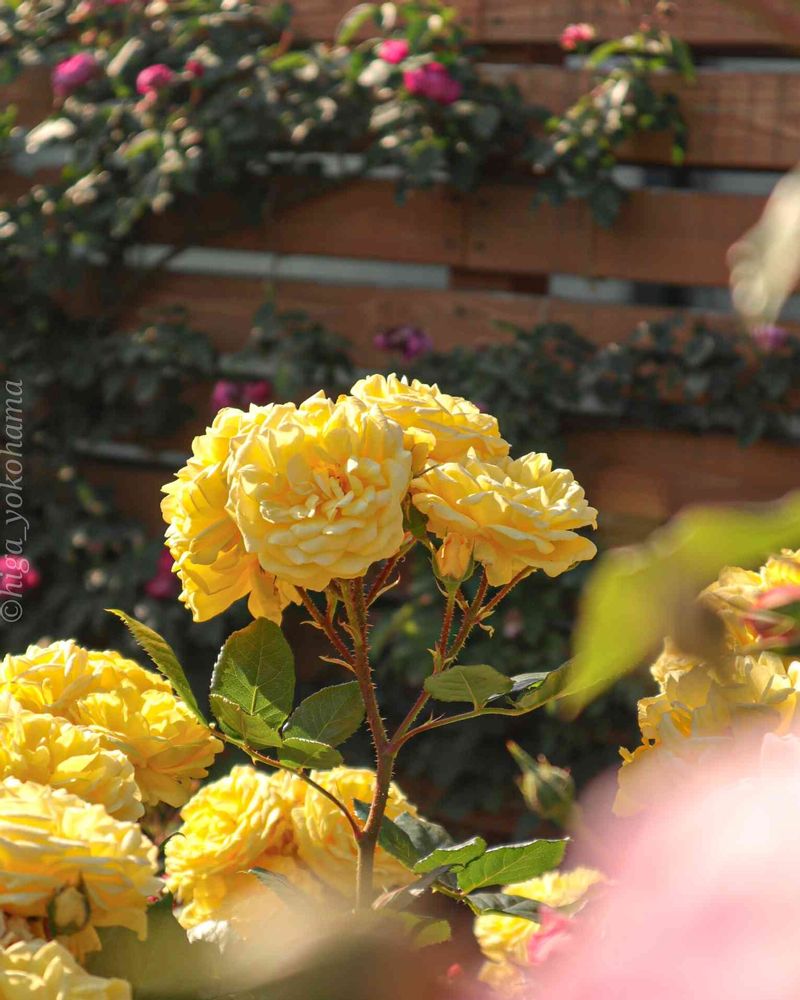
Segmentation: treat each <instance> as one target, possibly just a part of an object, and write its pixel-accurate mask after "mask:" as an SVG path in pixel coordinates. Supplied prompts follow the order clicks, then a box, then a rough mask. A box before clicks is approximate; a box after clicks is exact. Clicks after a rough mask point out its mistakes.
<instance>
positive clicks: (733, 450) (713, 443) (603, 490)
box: [567, 428, 800, 521]
mask: <svg viewBox="0 0 800 1000" xmlns="http://www.w3.org/2000/svg"><path fill="white" fill-rule="evenodd" d="M798 459H800V445H790V444H779V443H776V442H772V441H762V442H761V443H759V444H757V445H755V446H753V447H751V448H742V447H741V446H740V445H739V444H738V442H737V441H736V439H735V438H733V437H732V436H730V435H725V434H704V435H696V434H684V433H680V432H677V431H652V430H645V429H641V428H621V429H618V430H605V429H604V430H581V431H574V432H573V433H572V434H570V436H569V438H568V451H567V461H568V464H569V467H570V468H571V469H572V470H573V471H574V472H575V475H576V477H577V478H578V480H579V481H580V483H581V484H582V485H583V486H584V487H585V489H586V492H587V495H588V497H589V500H590V501H591V503H592V504H593V505H594V506H595V507H597V508H598V510H599V511H600V512H601V520H602V512H603V511H605V512H607V513H608V514H612V515H615V516H617V517H619V516H627V517H632V518H636V519H641V520H642V521H663V520H665V519H666V518H667V517H669V516H670V515H671V514H674V513H675V512H676V511H677V510H680V509H681V508H682V507H685V506H687V505H690V504H696V503H721V502H724V503H731V502H751V501H764V500H775V499H777V498H778V497H781V496H783V495H784V494H786V493H788V492H790V491H791V490H793V489H796V488H797V463H798ZM612 520H613V518H612Z"/></svg>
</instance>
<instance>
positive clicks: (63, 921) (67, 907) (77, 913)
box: [47, 885, 90, 935]
mask: <svg viewBox="0 0 800 1000" xmlns="http://www.w3.org/2000/svg"><path fill="white" fill-rule="evenodd" d="M89 915H90V913H89V900H88V899H87V898H86V895H85V894H84V892H83V891H82V890H81V889H79V888H78V887H77V886H74V885H68V886H65V887H64V888H63V889H61V890H59V892H57V893H56V894H55V896H53V898H52V899H51V900H50V904H49V905H48V907H47V919H48V922H49V924H50V928H51V930H52V932H53V934H54V935H62V934H65V935H70V934H77V933H78V932H79V931H81V930H83V928H84V927H85V926H86V925H87V924H88V923H89Z"/></svg>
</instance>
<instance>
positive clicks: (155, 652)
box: [108, 608, 208, 726]
mask: <svg viewBox="0 0 800 1000" xmlns="http://www.w3.org/2000/svg"><path fill="white" fill-rule="evenodd" d="M108 611H109V612H110V613H111V614H112V615H116V616H117V618H119V619H121V620H122V621H123V622H124V623H125V624H126V625H127V627H128V629H129V630H130V633H131V635H132V636H133V638H134V639H135V640H136V641H137V642H138V643H139V645H140V646H141V647H142V649H143V650H144V651H145V653H147V655H148V656H149V657H150V659H151V660H152V661H153V663H154V664H155V665H156V667H158V669H159V671H160V672H161V673H162V674H163V675H164V676H165V677H166V678H167V680H168V681H169V682H170V684H171V685H172V686H173V688H174V689H175V693H176V694H177V695H178V697H179V698H180V699H181V701H183V702H184V704H185V705H186V707H187V708H188V709H189V710H190V711H191V713H192V714H193V715H194V716H195V717H196V718H197V719H198V720H199V721H200V722H202V723H203V725H206V726H207V725H208V722H207V721H206V718H205V716H204V715H203V713H202V712H201V711H200V706H199V705H198V704H197V699H196V698H195V696H194V692H193V691H192V688H191V685H190V684H189V681H188V678H187V677H186V673H185V672H184V669H183V667H182V666H181V664H180V661H179V660H178V657H177V656H176V655H175V651H174V650H173V648H172V646H170V644H169V643H168V642H167V640H166V639H164V638H162V637H161V636H160V635H159V634H158V632H155V631H153V629H151V628H148V626H147V625H144V624H142V622H139V621H137V620H136V619H135V618H131V616H130V615H126V614H125V612H124V611H119V610H118V609H117V608H108Z"/></svg>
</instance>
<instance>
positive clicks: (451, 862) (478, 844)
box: [414, 837, 486, 875]
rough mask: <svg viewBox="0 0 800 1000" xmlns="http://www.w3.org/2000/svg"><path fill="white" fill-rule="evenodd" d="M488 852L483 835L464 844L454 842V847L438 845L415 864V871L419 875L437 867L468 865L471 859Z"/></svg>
mask: <svg viewBox="0 0 800 1000" xmlns="http://www.w3.org/2000/svg"><path fill="white" fill-rule="evenodd" d="M485 852H486V841H485V840H484V839H483V837H473V838H472V839H471V840H467V841H465V842H464V843H463V844H454V845H453V846H452V847H438V848H437V849H436V850H435V851H431V853H430V854H427V855H426V856H425V857H424V858H422V860H420V861H418V862H417V863H416V864H415V865H414V871H415V872H416V873H417V874H418V875H424V874H425V873H426V872H432V871H434V869H436V868H443V867H446V868H453V867H455V866H456V865H466V864H468V863H469V862H470V861H474V860H475V859H476V858H479V857H481V855H482V854H484V853H485Z"/></svg>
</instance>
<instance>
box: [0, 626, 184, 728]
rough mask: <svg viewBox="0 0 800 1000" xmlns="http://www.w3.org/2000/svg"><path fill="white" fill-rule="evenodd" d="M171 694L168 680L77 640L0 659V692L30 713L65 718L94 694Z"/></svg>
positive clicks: (108, 651) (52, 644) (32, 649)
mask: <svg viewBox="0 0 800 1000" xmlns="http://www.w3.org/2000/svg"><path fill="white" fill-rule="evenodd" d="M121 688H126V689H127V688H132V689H134V690H136V691H149V690H152V689H155V690H158V691H171V690H172V688H171V686H170V683H169V681H167V680H166V679H165V678H164V677H162V676H161V675H160V674H156V673H154V672H153V671H152V670H145V669H144V668H143V667H140V666H139V664H138V663H135V662H134V661H133V660H128V659H126V658H125V657H123V656H121V655H120V654H119V653H117V652H114V651H112V650H103V651H100V650H88V649H84V648H83V646H79V645H78V644H77V643H76V642H75V641H74V640H73V639H64V640H61V641H59V642H53V643H51V644H50V645H49V646H29V647H28V648H27V649H26V650H25V652H24V653H21V654H18V655H11V654H8V655H6V656H5V657H4V658H3V659H2V660H0V689H2V690H3V691H4V693H5V694H7V695H10V696H12V697H13V698H14V700H15V701H17V702H18V703H19V704H20V705H21V706H22V707H23V708H27V709H29V710H30V711H31V712H49V713H50V714H51V715H60V716H65V715H66V714H67V713H68V712H69V710H70V708H71V706H72V705H73V704H74V703H75V702H76V701H78V700H79V699H80V698H82V697H84V696H85V695H87V694H91V693H93V692H95V691H118V690H120V689H121Z"/></svg>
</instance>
